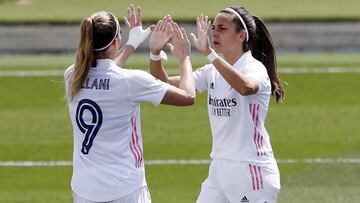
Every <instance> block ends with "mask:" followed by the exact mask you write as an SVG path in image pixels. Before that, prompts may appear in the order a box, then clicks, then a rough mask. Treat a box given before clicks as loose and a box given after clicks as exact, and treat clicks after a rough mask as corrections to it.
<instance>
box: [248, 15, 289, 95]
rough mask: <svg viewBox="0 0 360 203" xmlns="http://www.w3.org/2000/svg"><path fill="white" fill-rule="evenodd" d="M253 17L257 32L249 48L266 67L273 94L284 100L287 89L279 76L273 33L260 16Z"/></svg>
mask: <svg viewBox="0 0 360 203" xmlns="http://www.w3.org/2000/svg"><path fill="white" fill-rule="evenodd" d="M253 19H254V21H255V27H256V34H255V36H253V40H252V42H250V43H249V48H250V50H251V53H252V55H253V56H254V58H256V59H257V60H259V61H260V62H262V63H263V64H264V66H265V67H266V70H267V73H268V75H269V78H270V81H271V95H272V96H274V97H275V98H276V101H277V102H282V101H283V100H284V96H285V91H284V89H283V87H282V86H281V83H280V80H279V78H278V76H277V72H276V69H277V68H276V54H275V48H274V44H273V41H272V39H271V35H270V33H269V31H268V29H267V28H266V26H265V24H264V22H263V21H262V20H261V19H260V18H258V17H257V16H253Z"/></svg>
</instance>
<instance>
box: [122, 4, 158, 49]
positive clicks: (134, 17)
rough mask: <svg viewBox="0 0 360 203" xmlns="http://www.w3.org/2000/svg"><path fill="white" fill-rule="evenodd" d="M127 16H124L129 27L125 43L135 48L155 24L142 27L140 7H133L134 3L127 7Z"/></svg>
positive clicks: (146, 36)
mask: <svg viewBox="0 0 360 203" xmlns="http://www.w3.org/2000/svg"><path fill="white" fill-rule="evenodd" d="M127 13H128V15H127V17H124V21H125V23H126V25H127V26H128V27H129V30H130V32H129V39H128V41H127V42H126V44H129V45H131V46H133V47H134V48H135V49H136V48H137V47H138V46H139V45H140V44H141V43H142V42H143V41H144V40H145V39H146V38H148V37H149V35H150V33H151V30H152V29H154V27H155V25H151V26H149V27H148V28H146V29H145V30H143V28H142V22H141V20H142V15H141V7H140V6H137V8H136V9H135V6H134V5H132V4H131V5H130V6H129V7H128V9H127Z"/></svg>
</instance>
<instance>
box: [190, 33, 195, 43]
mask: <svg viewBox="0 0 360 203" xmlns="http://www.w3.org/2000/svg"><path fill="white" fill-rule="evenodd" d="M190 36H191V39H192V41H193V42H194V43H196V42H197V38H196V36H195V34H194V33H190Z"/></svg>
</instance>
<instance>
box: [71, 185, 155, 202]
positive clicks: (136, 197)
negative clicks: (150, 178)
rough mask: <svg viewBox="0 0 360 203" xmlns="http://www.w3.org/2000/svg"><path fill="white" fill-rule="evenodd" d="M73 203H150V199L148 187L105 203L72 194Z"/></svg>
mask: <svg viewBox="0 0 360 203" xmlns="http://www.w3.org/2000/svg"><path fill="white" fill-rule="evenodd" d="M73 203H151V197H150V192H149V189H148V187H141V188H139V189H137V190H136V191H135V192H133V193H130V194H128V195H126V196H124V197H121V198H119V199H115V200H111V201H107V202H96V201H91V200H87V199H84V198H81V197H79V196H78V195H76V194H75V193H74V192H73Z"/></svg>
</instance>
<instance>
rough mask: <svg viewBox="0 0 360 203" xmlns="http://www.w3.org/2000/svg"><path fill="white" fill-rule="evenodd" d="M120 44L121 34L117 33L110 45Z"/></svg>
mask: <svg viewBox="0 0 360 203" xmlns="http://www.w3.org/2000/svg"><path fill="white" fill-rule="evenodd" d="M120 44H121V35H119V36H118V37H117V38H115V40H114V41H113V42H112V45H114V46H120Z"/></svg>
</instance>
